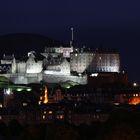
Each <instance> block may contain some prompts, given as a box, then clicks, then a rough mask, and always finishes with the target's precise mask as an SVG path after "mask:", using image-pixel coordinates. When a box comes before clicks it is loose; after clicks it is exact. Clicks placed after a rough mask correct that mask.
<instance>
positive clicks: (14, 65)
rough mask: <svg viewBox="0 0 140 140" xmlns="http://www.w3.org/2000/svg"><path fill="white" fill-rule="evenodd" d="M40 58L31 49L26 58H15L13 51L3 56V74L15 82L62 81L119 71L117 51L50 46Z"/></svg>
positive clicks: (84, 80) (82, 81) (79, 80)
mask: <svg viewBox="0 0 140 140" xmlns="http://www.w3.org/2000/svg"><path fill="white" fill-rule="evenodd" d="M41 55H42V57H44V58H43V59H41V60H37V58H36V53H35V52H34V51H31V52H29V53H28V59H27V60H24V61H23V60H22V61H19V60H16V58H15V57H14V55H12V56H6V55H4V56H3V59H2V60H1V64H0V72H1V75H3V76H5V77H7V78H9V79H10V80H11V81H13V83H15V84H29V83H40V81H44V82H48V83H60V82H67V81H73V82H75V83H78V84H87V83H88V81H87V74H94V73H100V72H107V73H110V72H115V73H119V72H120V57H119V53H118V52H116V51H112V50H111V51H110V50H109V51H108V50H107V51H106V50H101V51H100V50H93V49H90V48H85V47H83V48H73V47H72V46H71V47H62V46H60V47H48V48H45V51H44V52H43V53H41Z"/></svg>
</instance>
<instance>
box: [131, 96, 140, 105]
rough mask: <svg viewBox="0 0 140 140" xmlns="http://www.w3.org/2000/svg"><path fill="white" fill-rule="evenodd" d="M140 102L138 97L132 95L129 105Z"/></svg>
mask: <svg viewBox="0 0 140 140" xmlns="http://www.w3.org/2000/svg"><path fill="white" fill-rule="evenodd" d="M139 103H140V97H133V98H132V99H131V101H130V102H129V104H130V105H137V104H139Z"/></svg>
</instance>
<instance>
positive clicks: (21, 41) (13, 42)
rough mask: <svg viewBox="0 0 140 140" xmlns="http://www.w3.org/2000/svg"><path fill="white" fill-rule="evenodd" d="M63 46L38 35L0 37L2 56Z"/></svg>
mask: <svg viewBox="0 0 140 140" xmlns="http://www.w3.org/2000/svg"><path fill="white" fill-rule="evenodd" d="M61 44H62V43H60V42H59V41H56V40H54V39H51V38H48V37H45V36H42V35H38V34H30V33H28V34H27V33H17V34H8V35H3V36H0V56H1V55H3V54H4V53H5V54H12V53H13V54H18V55H22V54H24V53H26V52H28V51H31V50H34V51H37V52H41V51H43V50H44V47H45V46H49V47H50V46H59V45H61Z"/></svg>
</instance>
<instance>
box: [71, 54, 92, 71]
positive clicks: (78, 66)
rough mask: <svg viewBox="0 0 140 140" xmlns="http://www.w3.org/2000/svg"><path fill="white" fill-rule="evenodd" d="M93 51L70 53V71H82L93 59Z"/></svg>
mask: <svg viewBox="0 0 140 140" xmlns="http://www.w3.org/2000/svg"><path fill="white" fill-rule="evenodd" d="M93 56H94V55H93V53H72V54H71V58H70V68H71V71H76V72H78V73H83V72H84V71H85V70H86V69H87V68H88V67H89V65H90V63H91V62H92V59H93Z"/></svg>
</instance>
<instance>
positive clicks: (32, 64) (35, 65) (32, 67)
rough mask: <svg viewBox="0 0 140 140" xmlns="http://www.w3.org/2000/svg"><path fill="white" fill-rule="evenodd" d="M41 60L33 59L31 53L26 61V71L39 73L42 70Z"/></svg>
mask: <svg viewBox="0 0 140 140" xmlns="http://www.w3.org/2000/svg"><path fill="white" fill-rule="evenodd" d="M42 65H43V64H42V61H37V62H36V61H35V59H34V57H33V56H32V55H31V56H29V59H28V60H27V62H26V73H40V72H42V69H43V66H42Z"/></svg>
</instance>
